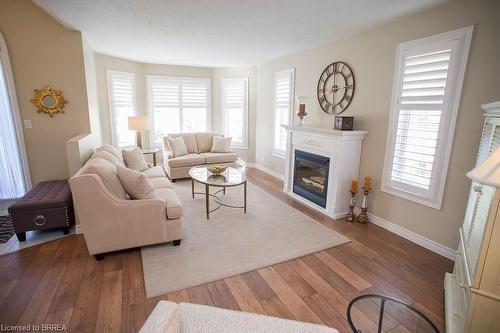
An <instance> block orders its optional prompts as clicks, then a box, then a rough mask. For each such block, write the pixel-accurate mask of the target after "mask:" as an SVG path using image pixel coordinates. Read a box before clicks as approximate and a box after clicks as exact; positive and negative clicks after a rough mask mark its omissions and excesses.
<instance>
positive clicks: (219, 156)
mask: <svg viewBox="0 0 500 333" xmlns="http://www.w3.org/2000/svg"><path fill="white" fill-rule="evenodd" d="M201 155H203V156H204V157H205V160H206V163H207V164H214V163H230V162H235V161H237V160H238V155H236V154H235V153H203V154H201Z"/></svg>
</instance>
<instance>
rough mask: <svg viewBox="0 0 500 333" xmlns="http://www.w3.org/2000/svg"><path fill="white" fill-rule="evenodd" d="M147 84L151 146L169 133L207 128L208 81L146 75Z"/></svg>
mask: <svg viewBox="0 0 500 333" xmlns="http://www.w3.org/2000/svg"><path fill="white" fill-rule="evenodd" d="M147 81H148V105H149V108H148V109H149V113H150V119H151V131H150V133H151V143H152V145H154V146H160V145H161V144H162V142H163V137H164V136H165V135H167V134H169V133H180V132H204V131H207V130H208V129H209V128H208V123H209V117H210V79H204V78H200V79H197V78H178V77H169V76H156V75H150V76H148V77H147Z"/></svg>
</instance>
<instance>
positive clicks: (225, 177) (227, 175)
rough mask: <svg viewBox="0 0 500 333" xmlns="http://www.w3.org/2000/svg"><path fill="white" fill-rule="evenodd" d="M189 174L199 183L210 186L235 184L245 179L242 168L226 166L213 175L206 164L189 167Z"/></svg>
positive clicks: (239, 183) (241, 182)
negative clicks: (221, 171) (222, 170)
mask: <svg viewBox="0 0 500 333" xmlns="http://www.w3.org/2000/svg"><path fill="white" fill-rule="evenodd" d="M189 175H190V176H191V178H193V179H194V180H196V181H198V182H200V183H203V184H207V185H212V186H236V185H241V184H243V183H244V182H245V181H246V177H245V172H244V169H243V168H233V167H228V168H227V169H226V170H225V171H224V172H223V173H221V174H219V175H215V174H213V173H211V172H210V171H208V169H207V167H206V166H199V167H194V168H191V170H189Z"/></svg>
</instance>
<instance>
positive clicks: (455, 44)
mask: <svg viewBox="0 0 500 333" xmlns="http://www.w3.org/2000/svg"><path fill="white" fill-rule="evenodd" d="M472 32H473V26H468V27H464V28H461V29H456V30H452V31H449V32H444V33H440V34H437V35H433V36H429V37H424V38H420V39H416V40H412V41H408V42H404V43H399V44H398V47H397V51H396V61H395V69H394V78H393V88H392V97H391V112H390V116H389V124H388V130H387V139H386V150H385V157H384V168H383V174H382V181H381V188H380V190H381V191H382V192H385V193H389V194H392V195H395V196H398V197H400V198H403V199H406V200H410V201H413V202H415V203H418V204H422V205H425V206H428V207H431V208H434V209H438V210H440V209H441V206H442V201H443V194H444V188H445V185H446V177H447V172H448V165H449V160H450V155H451V150H452V146H453V136H454V131H455V124H456V119H457V114H458V107H459V102H460V96H461V90H462V86H463V80H464V76H465V69H466V65H467V58H468V55H469V50H470V43H471V39H472ZM437 46H446V47H451V49H452V56H451V58H450V64H449V67H448V73H447V79H446V86H445V93H444V99H443V106H442V114H441V120H440V125H439V131H438V139H437V142H438V144H437V146H436V152H435V155H434V162H433V163H434V165H433V170H432V174H431V183H430V187H429V190H425V189H421V188H418V187H416V186H411V185H407V184H402V183H400V182H395V181H393V180H392V179H391V175H392V170H393V169H392V168H393V159H394V151H395V141H396V138H397V127H398V120H399V113H400V110H399V104H400V103H399V100H400V98H401V96H400V93H401V91H402V84H403V74H404V61H405V58H406V57H408V56H412V55H417V54H422V53H424V52H432V51H433V49H435V48H436V47H437Z"/></svg>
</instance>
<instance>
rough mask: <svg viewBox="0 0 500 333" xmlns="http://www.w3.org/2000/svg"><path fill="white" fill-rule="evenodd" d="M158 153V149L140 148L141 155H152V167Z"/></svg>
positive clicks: (154, 164)
mask: <svg viewBox="0 0 500 333" xmlns="http://www.w3.org/2000/svg"><path fill="white" fill-rule="evenodd" d="M159 152H160V149H159V148H142V153H143V154H144V155H153V166H156V154H158V153H159Z"/></svg>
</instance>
